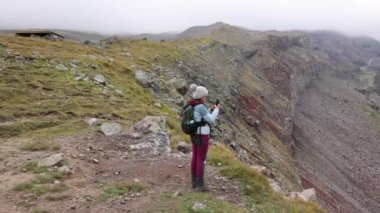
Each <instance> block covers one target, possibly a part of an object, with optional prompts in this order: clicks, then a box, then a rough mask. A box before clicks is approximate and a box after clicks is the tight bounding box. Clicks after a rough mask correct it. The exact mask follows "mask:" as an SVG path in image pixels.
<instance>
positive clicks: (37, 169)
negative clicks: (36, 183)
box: [23, 161, 49, 173]
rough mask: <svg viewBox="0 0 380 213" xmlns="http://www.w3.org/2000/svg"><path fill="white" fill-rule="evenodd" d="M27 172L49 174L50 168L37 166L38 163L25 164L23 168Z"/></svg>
mask: <svg viewBox="0 0 380 213" xmlns="http://www.w3.org/2000/svg"><path fill="white" fill-rule="evenodd" d="M23 168H24V169H25V170H26V171H29V172H33V173H43V172H48V171H49V168H48V167H45V166H41V167H40V166H37V162H34V161H31V162H28V163H27V164H25V166H24V167H23Z"/></svg>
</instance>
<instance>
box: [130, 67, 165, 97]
mask: <svg viewBox="0 0 380 213" xmlns="http://www.w3.org/2000/svg"><path fill="white" fill-rule="evenodd" d="M135 78H136V79H137V80H138V81H139V82H140V83H141V84H142V85H143V86H145V87H149V88H152V89H153V91H155V92H159V91H160V82H159V80H158V79H156V78H155V77H154V76H153V75H152V74H151V73H148V72H144V71H142V70H137V71H136V72H135Z"/></svg>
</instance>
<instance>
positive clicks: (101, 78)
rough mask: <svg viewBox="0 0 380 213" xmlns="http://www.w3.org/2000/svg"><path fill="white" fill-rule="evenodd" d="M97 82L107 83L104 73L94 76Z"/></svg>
mask: <svg viewBox="0 0 380 213" xmlns="http://www.w3.org/2000/svg"><path fill="white" fill-rule="evenodd" d="M94 81H95V83H98V84H102V85H106V78H105V77H104V76H103V75H100V74H98V75H95V76H94Z"/></svg>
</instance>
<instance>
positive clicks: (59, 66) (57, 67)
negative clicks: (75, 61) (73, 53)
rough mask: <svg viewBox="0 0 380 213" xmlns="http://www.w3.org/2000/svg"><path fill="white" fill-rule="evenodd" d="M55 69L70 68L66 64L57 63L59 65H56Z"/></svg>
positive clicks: (64, 69)
mask: <svg viewBox="0 0 380 213" xmlns="http://www.w3.org/2000/svg"><path fill="white" fill-rule="evenodd" d="M55 69H57V70H60V71H68V70H69V69H68V68H67V67H66V66H65V65H63V64H57V65H56V66H55Z"/></svg>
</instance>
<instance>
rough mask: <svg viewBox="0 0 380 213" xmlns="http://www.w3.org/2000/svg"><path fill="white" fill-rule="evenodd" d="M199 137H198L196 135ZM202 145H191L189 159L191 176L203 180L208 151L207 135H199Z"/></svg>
mask: <svg viewBox="0 0 380 213" xmlns="http://www.w3.org/2000/svg"><path fill="white" fill-rule="evenodd" d="M196 137H199V135H196ZM201 138H202V145H201V146H198V145H196V144H195V143H192V144H193V157H192V159H191V176H193V177H196V178H198V179H200V178H203V172H204V163H205V160H206V155H207V150H208V135H201Z"/></svg>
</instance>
